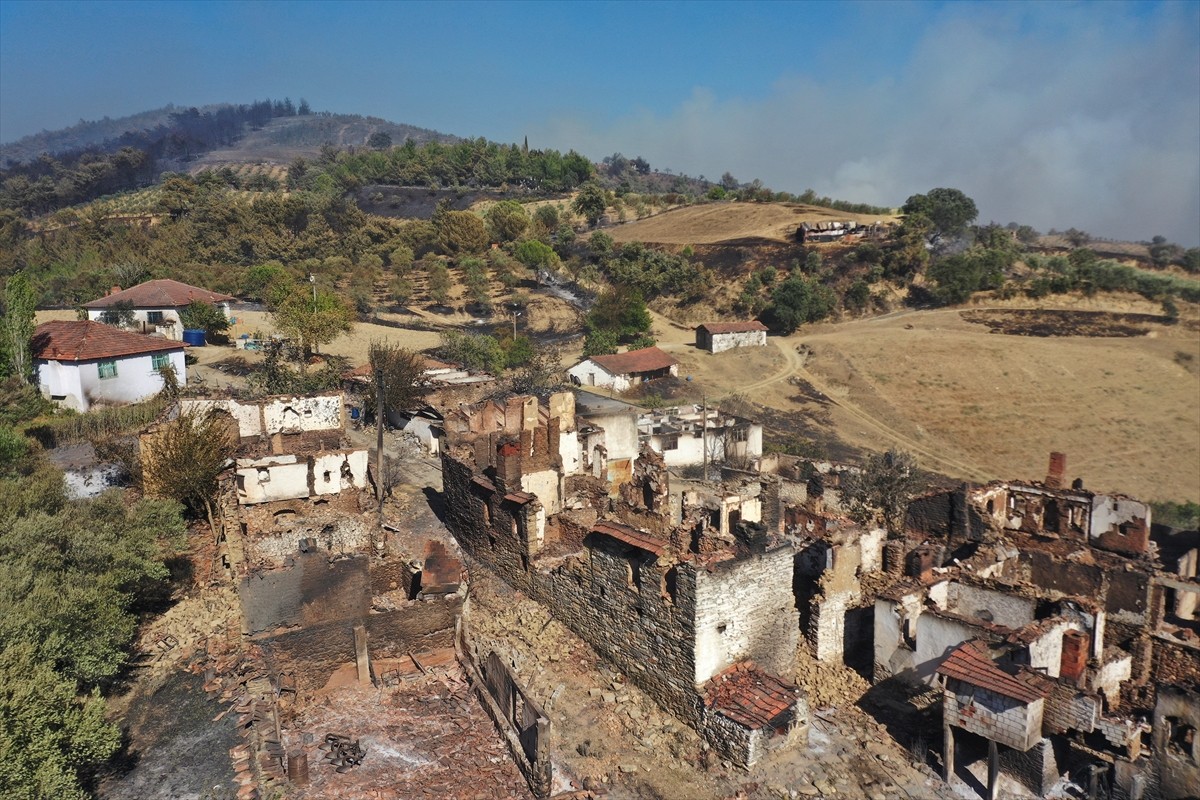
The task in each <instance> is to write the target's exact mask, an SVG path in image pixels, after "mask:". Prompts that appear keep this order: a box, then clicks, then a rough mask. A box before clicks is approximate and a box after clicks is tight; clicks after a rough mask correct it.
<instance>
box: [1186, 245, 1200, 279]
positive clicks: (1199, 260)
mask: <svg viewBox="0 0 1200 800" xmlns="http://www.w3.org/2000/svg"><path fill="white" fill-rule="evenodd" d="M1183 268H1184V269H1185V270H1187V271H1188V272H1190V273H1191V274H1193V275H1195V274H1196V273H1198V272H1200V247H1189V248H1188V249H1187V251H1186V252H1184V254H1183Z"/></svg>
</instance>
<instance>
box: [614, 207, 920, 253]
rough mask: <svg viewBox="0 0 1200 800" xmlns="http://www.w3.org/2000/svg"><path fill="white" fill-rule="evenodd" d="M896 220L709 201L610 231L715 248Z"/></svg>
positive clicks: (624, 237)
mask: <svg viewBox="0 0 1200 800" xmlns="http://www.w3.org/2000/svg"><path fill="white" fill-rule="evenodd" d="M896 219H897V217H894V216H876V215H872V214H851V213H850V212H848V211H837V210H834V209H832V208H823V207H821V206H808V205H801V204H799V203H709V204H704V205H697V206H688V207H686V208H677V209H675V210H673V211H667V212H665V213H662V214H658V215H655V216H653V217H649V218H647V219H643V220H638V221H637V222H629V223H626V224H624V225H616V226H614V227H612V228H608V229H607V232H608V233H609V234H611V235H612V237H613V239H614V240H616V241H618V242H631V241H638V242H650V243H654V244H667V245H672V244H673V245H686V244H692V245H696V244H715V243H717V242H728V241H733V240H737V239H771V240H775V241H791V240H792V239H793V238H794V236H795V233H796V228H797V227H799V225H800V223H802V222H834V221H843V222H844V221H848V220H853V221H855V222H858V223H862V224H870V223H873V222H878V221H880V220H883V221H885V222H891V221H895V220H896Z"/></svg>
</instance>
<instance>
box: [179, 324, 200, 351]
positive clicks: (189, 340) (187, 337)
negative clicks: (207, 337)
mask: <svg viewBox="0 0 1200 800" xmlns="http://www.w3.org/2000/svg"><path fill="white" fill-rule="evenodd" d="M183 343H184V344H190V345H191V346H192V347H204V331H203V330H200V329H195V328H186V329H185V330H184V331H183Z"/></svg>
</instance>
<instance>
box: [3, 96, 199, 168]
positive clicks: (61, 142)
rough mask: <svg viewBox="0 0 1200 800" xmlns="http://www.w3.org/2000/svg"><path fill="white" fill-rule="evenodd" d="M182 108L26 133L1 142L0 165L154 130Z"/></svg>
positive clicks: (169, 106) (98, 144)
mask: <svg viewBox="0 0 1200 800" xmlns="http://www.w3.org/2000/svg"><path fill="white" fill-rule="evenodd" d="M215 108H216V106H204V107H203V108H201V109H199V111H200V112H201V113H208V112H210V111H213V110H214V109H215ZM182 110H183V109H181V108H177V107H176V106H174V105H167V106H164V107H162V108H156V109H153V110H151V111H143V112H141V113H139V114H132V115H130V116H128V117H117V118H116V119H112V118H110V117H105V118H104V119H97V120H83V119H81V120H80V121H79V122H77V123H76V124H74V125H72V126H71V127H69V128H60V129H59V130H55V131H41V132H40V133H34V134H30V135H29V136H23V137H21V138H20V139H17V140H16V141H14V142H6V143H3V144H0V164H3V165H9V164H20V163H22V162H25V161H32V160H33V159H35V158H37V157H38V156H40V155H41V154H42V153H49V154H50V155H58V154H60V153H67V152H70V151H72V150H85V149H88V148H92V147H100V146H102V145H103V144H104V143H105V142H107V141H109V140H112V139H117V138H119V137H120V136H121V135H122V134H124V133H125V132H127V131H144V130H153V129H154V128H157V127H159V126H160V125H168V124H170V121H171V115H172V114H175V113H178V112H180V111H182Z"/></svg>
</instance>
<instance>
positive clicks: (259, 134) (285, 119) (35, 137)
mask: <svg viewBox="0 0 1200 800" xmlns="http://www.w3.org/2000/svg"><path fill="white" fill-rule="evenodd" d="M201 128H208V131H207V135H205V133H204V132H202V131H201V130H199V129H201ZM181 129H182V130H181ZM181 132H182V133H184V134H186V135H190V136H191V137H193V138H198V139H199V140H200V141H195V142H192V147H191V149H190V152H189V157H194V156H195V155H196V154H197V152H204V151H206V150H207V149H209V148H210V147H221V146H236V147H237V148H238V150H239V155H240V156H244V157H245V158H246V159H247V160H269V158H270V156H269V154H265V153H261V152H259V151H261V150H270V149H275V148H279V147H285V148H299V149H303V150H307V151H311V152H310V153H304V154H305V155H308V154H315V153H316V151H317V150H318V149H319V148H320V147H321V145H323V144H332V145H334V146H337V147H356V146H362V145H365V144H366V143H367V140H368V139H369V138H370V137H371V136H372V135H374V134H386V135H388V136H389V137H391V139H392V141H393V142H395V143H396V144H401V143H403V142H404V140H405V139H413V140H415V141H416V142H418V143H424V142H427V141H432V140H438V141H443V142H448V141H455V140H456V137H454V136H449V135H447V134H443V133H439V132H437V131H433V130H429V129H427V128H419V127H416V126H414V125H406V124H403V123H397V122H389V121H388V120H385V119H379V118H377V117H364V116H361V115H359V114H332V113H329V112H324V111H323V112H315V113H314V112H312V111H311V109H310V108H309V107H308V103H307V102H305V101H304V100H301V101H300V104H299V105H298V106H297V105H296V104H294V103H293V102H292V101H291V100H290V99H287V98H285V99H283V100H261V101H257V102H254V103H250V104H247V105H236V104H231V103H218V104H214V105H207V106H199V107H187V106H175V105H167V106H164V107H162V108H156V109H152V110H150V111H143V112H140V113H138V114H132V115H130V116H127V117H117V118H116V119H112V118H109V117H104V118H103V119H98V120H80V121H79V122H78V123H76V124H75V125H72V126H70V127H68V128H61V129H59V130H54V131H41V132H40V133H35V134H31V135H29V136H24V137H22V138H20V139H17V140H16V141H14V142H7V143H3V144H0V165H2V166H4V167H8V168H11V167H14V166H17V165H20V164H25V163H28V162H31V161H34V160H35V159H37V158H39V157H40V156H42V155H43V154H49V155H51V156H56V157H60V160H64V159H63V158H62V157H66V158H67V159H69V157H70V156H71V155H73V154H78V153H83V152H89V153H115V152H117V151H118V150H120V149H121V148H122V147H145V146H146V145H147V144H150V143H153V142H155V141H158V140H160V139H163V138H165V137H167V136H171V135H178V134H179V133H181ZM197 134H200V135H199V136H198V137H197ZM243 140H244V142H243ZM206 145H207V146H206Z"/></svg>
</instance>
